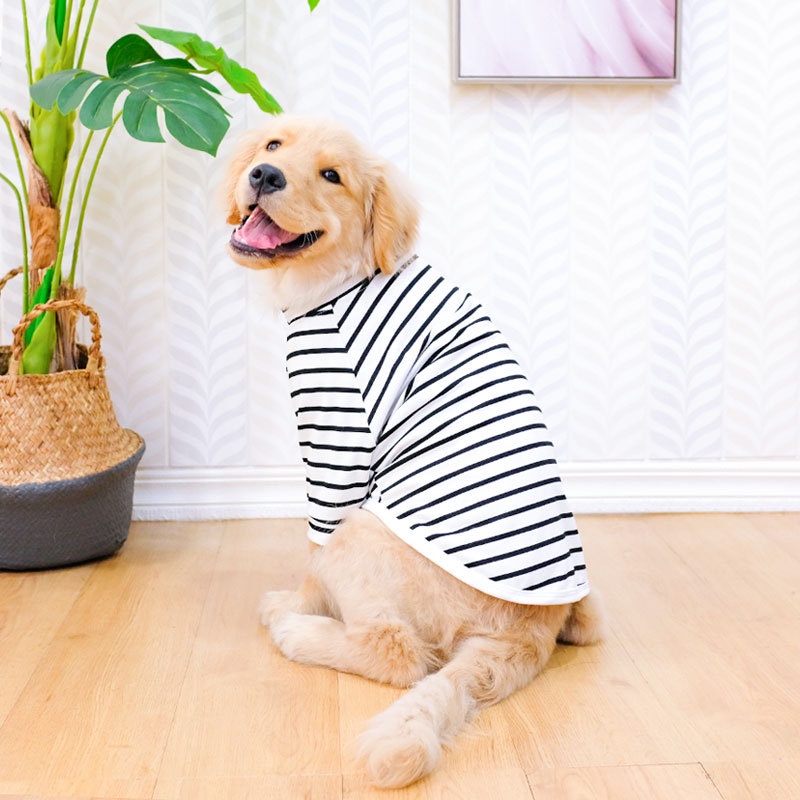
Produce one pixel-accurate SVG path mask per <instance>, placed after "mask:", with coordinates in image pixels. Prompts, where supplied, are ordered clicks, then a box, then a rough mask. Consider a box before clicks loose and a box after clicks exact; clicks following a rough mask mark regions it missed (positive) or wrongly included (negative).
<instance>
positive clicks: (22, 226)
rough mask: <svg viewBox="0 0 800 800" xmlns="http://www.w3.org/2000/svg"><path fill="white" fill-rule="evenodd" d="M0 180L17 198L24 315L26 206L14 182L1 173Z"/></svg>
mask: <svg viewBox="0 0 800 800" xmlns="http://www.w3.org/2000/svg"><path fill="white" fill-rule="evenodd" d="M0 180H2V181H5V182H6V183H7V184H8V185H9V186H10V187H11V190H12V191H13V192H14V194H15V195H16V198H17V210H18V211H19V230H20V233H21V234H22V313H23V314H27V313H28V310H29V309H28V232H27V230H26V227H25V206H24V205H23V204H22V195H21V194H20V192H19V189H17V187H16V186H15V185H14V182H13V181H12V180H11V179H10V178H9V177H8V176H7V175H4V174H3V173H2V172H0Z"/></svg>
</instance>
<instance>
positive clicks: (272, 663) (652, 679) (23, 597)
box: [0, 514, 800, 800]
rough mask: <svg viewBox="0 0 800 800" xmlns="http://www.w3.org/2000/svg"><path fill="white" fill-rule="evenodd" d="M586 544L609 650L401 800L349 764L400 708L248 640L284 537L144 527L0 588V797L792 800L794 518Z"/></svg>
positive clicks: (511, 713) (647, 523) (482, 720)
mask: <svg viewBox="0 0 800 800" xmlns="http://www.w3.org/2000/svg"><path fill="white" fill-rule="evenodd" d="M580 522H581V527H582V531H583V538H584V546H585V549H586V552H587V562H588V564H589V570H590V577H591V580H592V582H593V584H594V585H595V587H596V588H598V589H600V590H602V593H603V596H604V599H605V603H606V606H607V611H608V615H609V619H610V634H609V637H608V639H607V641H606V642H605V643H604V644H602V645H599V646H596V647H591V648H583V649H581V648H574V647H561V648H559V649H558V650H557V651H556V653H555V656H554V657H553V659H552V661H551V662H550V664H549V666H548V668H547V669H546V671H545V672H544V673H543V674H542V675H541V676H540V677H539V678H537V680H536V681H535V682H534V683H533V684H532V685H531V686H530V687H528V688H527V689H525V690H524V691H522V692H520V693H518V694H517V695H515V696H514V697H512V698H510V699H509V700H507V701H505V702H504V703H502V704H500V705H499V706H496V707H494V708H492V709H489V710H488V711H486V712H484V714H483V715H482V716H480V717H479V718H478V720H477V721H476V722H475V723H474V724H473V726H472V728H471V729H470V730H469V732H468V733H467V734H465V735H463V736H461V737H460V739H459V740H458V741H457V743H456V745H455V746H454V748H453V749H452V750H451V751H450V752H448V753H447V754H446V755H445V757H444V759H443V763H442V765H441V767H440V769H439V770H438V771H437V772H436V773H435V774H434V775H433V776H431V777H429V778H428V779H426V780H425V781H422V782H421V783H419V784H417V785H416V786H414V787H411V788H410V789H407V790H403V791H398V792H380V791H377V790H373V789H371V788H370V787H369V786H368V785H367V784H366V783H365V781H364V779H363V777H362V775H360V774H359V772H358V771H357V769H356V768H355V766H354V763H353V760H352V757H351V755H350V752H349V749H348V748H349V744H350V742H351V741H352V740H353V738H354V737H355V735H356V733H357V732H358V730H359V728H360V727H361V725H362V724H363V723H364V721H365V720H366V719H367V718H368V717H369V716H371V715H372V714H374V713H376V712H378V711H379V710H381V709H383V708H384V707H385V706H387V705H388V704H389V703H390V702H391V701H392V700H393V699H394V698H395V697H397V696H398V695H399V692H398V691H397V690H394V689H391V688H387V687H385V686H379V685H377V684H373V683H370V682H368V681H366V680H363V679H360V678H356V677H353V676H348V675H338V674H336V673H333V672H330V671H327V670H324V669H318V668H311V667H303V666H298V665H295V664H291V663H289V662H287V661H285V660H284V659H283V658H282V657H281V656H280V655H279V654H278V653H277V652H276V651H275V650H274V649H273V647H272V646H271V644H270V642H269V640H268V637H267V635H266V632H265V630H264V629H262V628H260V627H259V625H258V623H257V619H256V611H255V609H256V606H257V603H258V599H259V596H260V594H261V593H262V591H263V590H265V589H267V588H270V587H271V588H280V587H291V586H293V585H294V584H295V583H296V581H297V579H298V576H299V574H300V572H301V570H302V566H303V563H304V560H305V554H306V546H305V542H304V540H303V536H302V525H301V524H300V523H299V522H298V521H290V522H276V521H271V522H260V521H238V522H219V523H202V524H196V523H192V524H186V523H137V524H135V525H134V527H133V530H132V532H131V536H130V539H129V540H128V543H127V544H126V545H125V547H124V548H123V550H122V552H121V553H120V555H118V556H117V557H115V558H113V559H110V560H107V561H104V562H101V563H98V564H93V565H89V566H83V567H78V568H73V569H67V570H61V571H55V572H48V573H39V574H27V575H24V574H9V573H2V574H0V797H2V798H9V797H13V798H37V800H42V798H47V799H48V800H49V799H50V798H120V799H122V798H124V799H125V800H139V799H140V798H141V799H142V800H143V799H144V798H160V799H161V800H173V798H185V799H186V800H271V799H272V798H275V800H295V798H298V799H299V798H314V800H329V799H332V798H351V799H352V798H376V797H384V798H392V800H395V799H396V798H445V797H446V798H464V799H465V800H482V798H495V797H496V798H503V800H524V799H526V798H527V799H528V800H529V799H530V798H534V799H535V800H578V798H580V799H581V800H603V799H604V798H608V799H609V800H627V798H631V799H632V800H649V798H658V799H659V800H719V799H720V798H724V800H743V799H744V798H752V799H753V800H790V799H791V798H800V592H799V591H798V590H800V515H775V514H769V515H676V516H649V517H643V516H635V517H611V516H603V517H584V518H582V519H581V520H580Z"/></svg>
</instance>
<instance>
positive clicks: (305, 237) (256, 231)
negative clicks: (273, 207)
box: [231, 206, 322, 258]
mask: <svg viewBox="0 0 800 800" xmlns="http://www.w3.org/2000/svg"><path fill="white" fill-rule="evenodd" d="M320 236H322V231H309V232H308V233H300V234H297V233H291V232H290V231H285V230H284V229H283V228H281V227H280V225H278V224H277V223H276V222H275V221H274V220H273V219H272V218H271V217H269V216H268V215H267V213H266V212H265V211H264V210H263V209H262V208H261V207H260V206H256V207H255V208H254V209H253V211H252V213H251V214H250V215H249V216H247V217H245V218H244V220H243V221H242V224H241V225H240V226H239V227H238V228H236V229H235V230H234V232H233V234H232V235H231V247H232V248H233V249H234V250H236V251H237V252H239V253H242V254H244V255H258V256H262V257H265V258H275V257H276V256H279V255H292V254H294V253H299V252H300V251H301V250H305V249H306V248H308V247H311V245H312V244H314V242H316V241H317V239H319V237H320Z"/></svg>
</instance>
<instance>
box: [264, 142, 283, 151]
mask: <svg viewBox="0 0 800 800" xmlns="http://www.w3.org/2000/svg"><path fill="white" fill-rule="evenodd" d="M280 146H281V143H280V142H279V141H278V140H277V139H273V140H272V141H271V142H270V143H269V144H268V145H267V147H266V149H267V150H277V149H278V148H279V147H280Z"/></svg>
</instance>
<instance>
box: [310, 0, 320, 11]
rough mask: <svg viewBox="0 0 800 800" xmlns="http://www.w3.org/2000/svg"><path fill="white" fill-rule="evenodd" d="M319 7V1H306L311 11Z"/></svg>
mask: <svg viewBox="0 0 800 800" xmlns="http://www.w3.org/2000/svg"><path fill="white" fill-rule="evenodd" d="M318 5H319V0H308V7H309V8H310V9H311V10H312V11H313V10H314V9H315V8H316V7H317V6H318Z"/></svg>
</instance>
